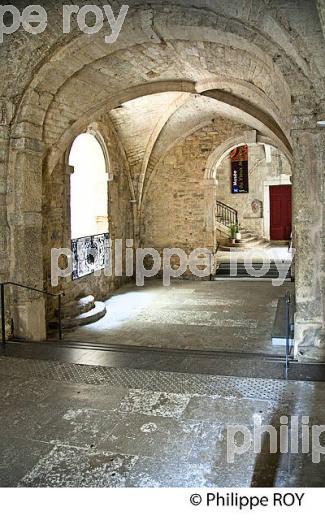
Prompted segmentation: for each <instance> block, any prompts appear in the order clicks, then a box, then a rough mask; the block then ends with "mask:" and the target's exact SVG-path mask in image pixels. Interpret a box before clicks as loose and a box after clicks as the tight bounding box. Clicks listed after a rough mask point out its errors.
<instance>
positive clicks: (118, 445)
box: [0, 356, 325, 487]
mask: <svg viewBox="0 0 325 520" xmlns="http://www.w3.org/2000/svg"><path fill="white" fill-rule="evenodd" d="M0 376H1V379H0V391H1V407H0V417H1V419H0V446H1V451H0V453H1V455H0V485H1V486H19V487H26V486H27V487H39V486H42V487H80V486H85V487H89V486H91V487H126V486H127V487H162V486H163V487H198V486H200V487H202V486H208V487H211V486H272V485H277V486H324V484H325V466H324V462H323V460H322V461H321V463H320V464H313V463H312V462H311V456H310V455H280V456H279V455H278V454H275V455H270V454H268V453H267V450H266V446H265V444H264V442H263V451H262V454H260V455H254V453H252V451H251V450H250V451H249V452H248V453H246V454H244V455H241V456H240V457H238V459H236V461H235V464H230V463H228V462H227V460H226V427H227V424H238V425H243V426H247V427H249V428H251V427H252V424H253V420H254V417H256V416H259V417H260V418H261V419H262V423H263V424H273V425H274V426H276V427H278V425H279V418H280V416H281V415H283V414H284V415H288V414H290V415H304V416H307V415H309V416H310V417H311V422H312V424H322V423H323V424H325V410H324V406H323V403H324V397H325V384H324V383H312V382H298V381H289V382H286V381H280V380H270V379H269V380H267V379H253V378H240V377H225V376H215V375H195V374H182V373H173V372H157V371H148V370H136V369H125V368H108V367H93V366H81V365H75V364H69V363H60V362H57V361H45V360H31V359H29V360H24V359H15V358H9V357H3V356H2V357H0Z"/></svg>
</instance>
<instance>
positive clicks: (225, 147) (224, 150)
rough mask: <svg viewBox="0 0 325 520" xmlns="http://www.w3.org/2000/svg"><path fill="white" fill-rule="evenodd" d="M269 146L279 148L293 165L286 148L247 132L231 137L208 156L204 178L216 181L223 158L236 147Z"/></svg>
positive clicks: (253, 132)
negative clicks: (249, 145) (247, 145)
mask: <svg viewBox="0 0 325 520" xmlns="http://www.w3.org/2000/svg"><path fill="white" fill-rule="evenodd" d="M256 143H259V144H269V145H271V146H275V147H279V149H280V150H281V152H282V153H283V154H284V155H285V157H286V158H287V159H288V161H289V163H290V164H291V165H293V157H292V154H290V153H289V152H288V150H287V148H286V147H284V146H281V144H280V146H278V145H279V143H277V144H275V142H274V141H273V140H272V139H270V138H268V137H266V136H262V135H259V134H258V133H257V132H255V131H254V130H252V131H251V132H247V133H245V134H243V135H239V136H237V137H232V138H230V139H228V140H227V141H225V142H224V143H222V144H221V145H220V146H218V147H217V148H216V149H215V150H214V151H213V153H212V154H211V155H210V157H209V159H208V161H207V165H206V170H205V178H206V179H207V180H208V179H215V180H216V179H217V170H218V167H219V166H220V164H221V163H222V161H223V160H224V158H225V157H226V156H227V155H228V154H229V152H230V151H231V150H233V149H234V148H236V147H237V146H241V145H244V144H256Z"/></svg>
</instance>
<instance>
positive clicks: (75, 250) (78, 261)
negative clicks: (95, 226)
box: [71, 233, 110, 280]
mask: <svg viewBox="0 0 325 520" xmlns="http://www.w3.org/2000/svg"><path fill="white" fill-rule="evenodd" d="M71 250H72V260H73V270H72V280H78V279H79V278H82V277H83V276H87V275H89V274H92V273H94V272H96V271H100V270H101V269H104V268H105V267H107V266H108V265H109V262H110V235H109V233H101V234H99V235H89V236H86V237H80V238H73V239H72V240H71Z"/></svg>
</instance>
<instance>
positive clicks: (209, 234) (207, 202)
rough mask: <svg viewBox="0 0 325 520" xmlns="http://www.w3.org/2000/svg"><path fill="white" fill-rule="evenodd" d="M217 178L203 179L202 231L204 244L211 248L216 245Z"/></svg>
mask: <svg viewBox="0 0 325 520" xmlns="http://www.w3.org/2000/svg"><path fill="white" fill-rule="evenodd" d="M217 186H218V181H217V179H205V180H204V231H205V245H206V247H208V248H209V249H211V250H214V249H215V247H216V201H217Z"/></svg>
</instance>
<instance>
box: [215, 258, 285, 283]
mask: <svg viewBox="0 0 325 520" xmlns="http://www.w3.org/2000/svg"><path fill="white" fill-rule="evenodd" d="M254 271H256V272H254ZM214 278H215V280H217V279H220V278H234V279H242V278H249V279H252V280H259V279H269V280H277V279H284V280H286V281H290V280H291V262H280V263H279V264H278V265H277V264H276V263H275V262H273V261H270V263H269V265H266V266H264V264H263V262H262V261H257V260H255V261H251V262H247V265H246V264H245V262H243V261H238V262H236V263H231V261H230V260H222V261H221V262H220V264H219V265H218V267H217V270H216V274H215V277H214Z"/></svg>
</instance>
